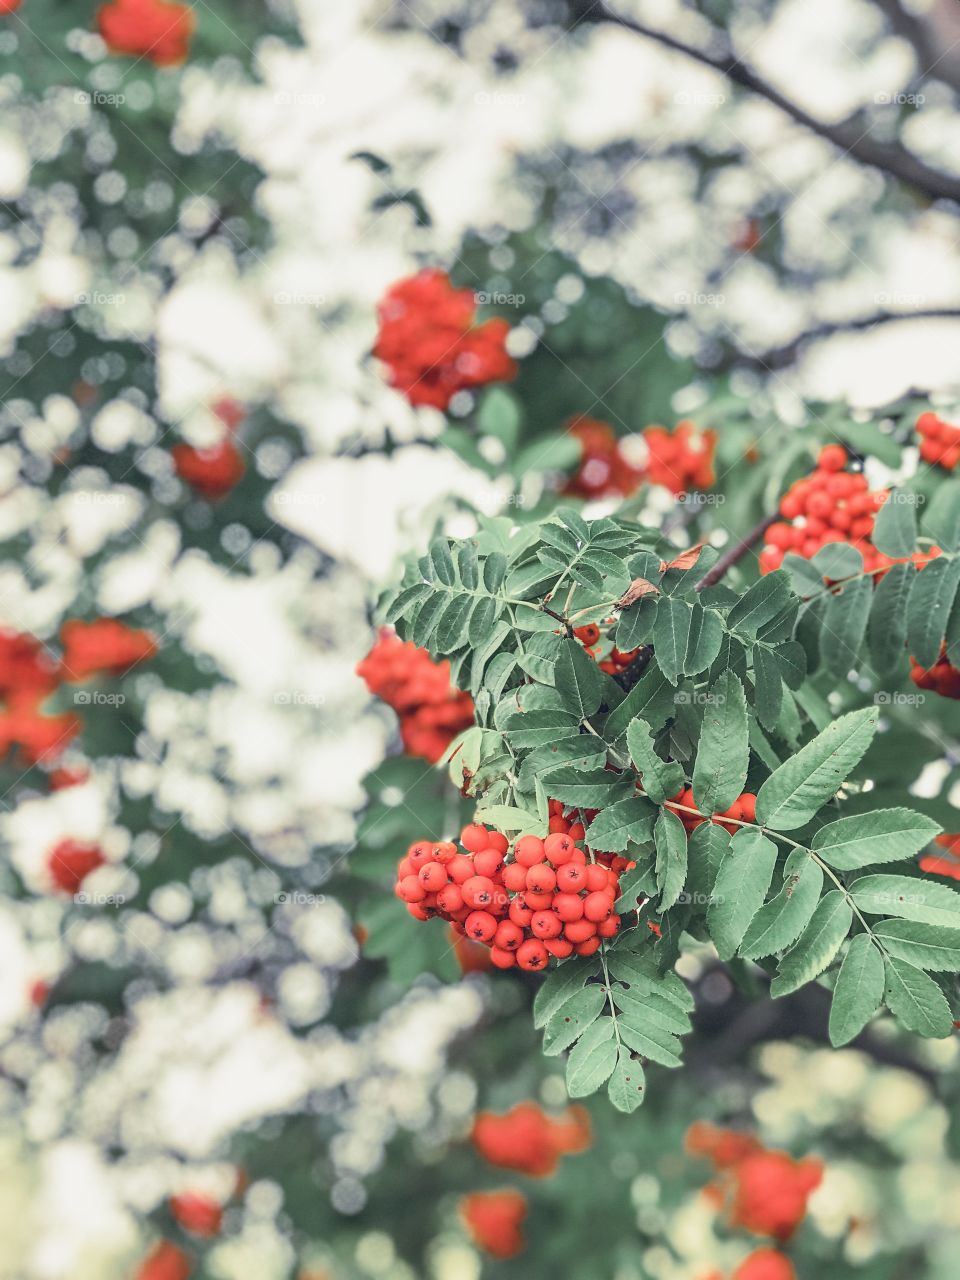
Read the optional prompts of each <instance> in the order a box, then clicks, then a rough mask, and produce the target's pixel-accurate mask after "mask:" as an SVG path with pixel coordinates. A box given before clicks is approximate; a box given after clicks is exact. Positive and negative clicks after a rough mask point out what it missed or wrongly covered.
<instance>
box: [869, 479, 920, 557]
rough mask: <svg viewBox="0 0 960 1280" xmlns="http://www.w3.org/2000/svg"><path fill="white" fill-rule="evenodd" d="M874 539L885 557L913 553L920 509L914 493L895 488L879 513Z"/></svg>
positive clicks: (874, 529) (875, 523) (874, 526)
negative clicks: (918, 509) (917, 506)
mask: <svg viewBox="0 0 960 1280" xmlns="http://www.w3.org/2000/svg"><path fill="white" fill-rule="evenodd" d="M870 541H871V542H872V543H873V545H874V546H875V547H876V548H877V550H878V551H882V552H883V554H884V555H885V556H892V557H893V559H895V560H899V559H900V558H901V557H903V556H912V555H913V553H914V551H915V550H916V547H917V508H916V500H915V497H914V495H913V494H912V493H906V492H905V491H904V490H903V489H891V490H890V496H889V497H888V498H887V500H886V502H885V503H884V504H883V506H882V507H881V508H880V510H879V511H878V512H877V518H876V520H875V521H874V525H873V533H871V535H870Z"/></svg>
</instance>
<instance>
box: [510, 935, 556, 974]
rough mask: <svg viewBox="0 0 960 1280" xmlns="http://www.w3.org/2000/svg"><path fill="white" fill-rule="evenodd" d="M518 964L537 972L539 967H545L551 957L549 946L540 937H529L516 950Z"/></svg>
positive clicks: (522, 967)
mask: <svg viewBox="0 0 960 1280" xmlns="http://www.w3.org/2000/svg"><path fill="white" fill-rule="evenodd" d="M516 956H517V964H518V965H519V966H520V968H521V969H527V970H530V971H531V972H535V971H536V970H538V969H545V968H546V967H547V962H548V961H549V959H550V954H549V952H548V951H547V948H546V947H545V946H544V945H543V943H542V942H541V941H540V939H539V938H528V939H527V941H526V942H524V943H522V944H521V945H520V946H519V947H518V948H517V952H516Z"/></svg>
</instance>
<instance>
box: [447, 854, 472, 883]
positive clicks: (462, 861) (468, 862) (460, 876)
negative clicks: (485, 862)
mask: <svg viewBox="0 0 960 1280" xmlns="http://www.w3.org/2000/svg"><path fill="white" fill-rule="evenodd" d="M473 874H474V870H473V859H472V858H467V857H465V856H464V855H463V854H462V853H458V854H457V856H456V857H455V858H451V859H450V861H449V862H448V863H447V875H448V876H449V877H450V879H451V880H452V881H453V882H454V884H461V885H462V884H463V883H464V882H465V881H467V880H469V879H470V878H471V876H473Z"/></svg>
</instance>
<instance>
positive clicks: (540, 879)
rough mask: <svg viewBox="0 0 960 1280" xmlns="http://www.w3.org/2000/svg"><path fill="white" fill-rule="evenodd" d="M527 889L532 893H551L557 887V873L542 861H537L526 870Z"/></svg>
mask: <svg viewBox="0 0 960 1280" xmlns="http://www.w3.org/2000/svg"><path fill="white" fill-rule="evenodd" d="M526 887H527V888H528V889H532V890H533V892H534V893H552V892H553V890H554V889H555V888H556V887H557V873H556V872H555V871H554V870H553V868H552V867H548V866H547V865H546V863H544V862H538V863H537V865H536V866H535V867H531V868H530V869H529V870H528V871H527V885H526Z"/></svg>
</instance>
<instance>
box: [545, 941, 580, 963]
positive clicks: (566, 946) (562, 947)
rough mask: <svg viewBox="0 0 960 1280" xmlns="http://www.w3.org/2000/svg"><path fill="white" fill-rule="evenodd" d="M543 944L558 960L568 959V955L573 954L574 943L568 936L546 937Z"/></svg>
mask: <svg viewBox="0 0 960 1280" xmlns="http://www.w3.org/2000/svg"><path fill="white" fill-rule="evenodd" d="M543 945H544V946H545V947H546V948H547V950H548V951H549V952H550V954H551V955H552V956H556V958H557V959H558V960H566V958H567V956H569V955H572V954H573V943H572V942H569V941H568V940H567V939H566V938H544V940H543Z"/></svg>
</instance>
